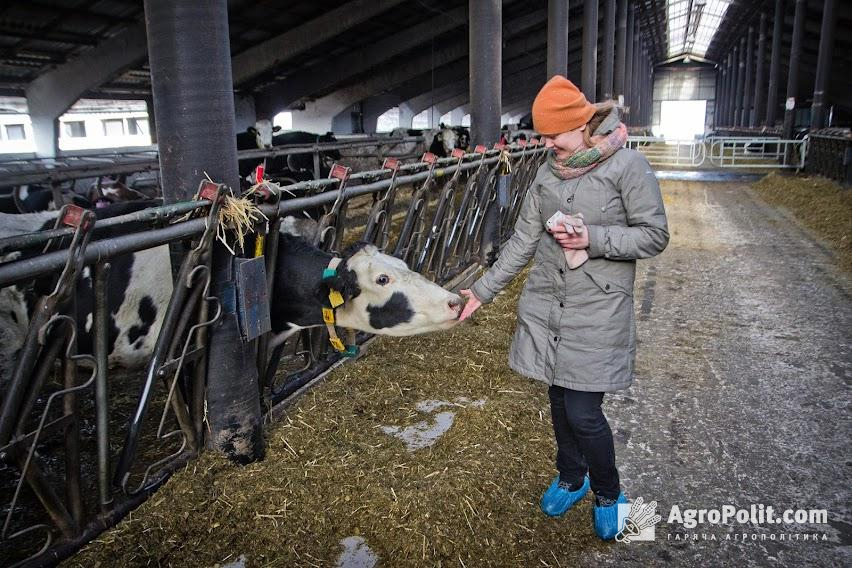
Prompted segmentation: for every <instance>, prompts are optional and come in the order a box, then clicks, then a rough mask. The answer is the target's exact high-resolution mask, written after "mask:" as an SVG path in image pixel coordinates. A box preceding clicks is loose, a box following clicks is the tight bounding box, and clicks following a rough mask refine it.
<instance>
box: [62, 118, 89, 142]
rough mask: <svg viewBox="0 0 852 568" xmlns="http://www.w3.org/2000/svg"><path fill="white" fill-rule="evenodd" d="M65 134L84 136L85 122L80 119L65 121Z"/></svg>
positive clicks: (74, 136) (76, 136)
mask: <svg viewBox="0 0 852 568" xmlns="http://www.w3.org/2000/svg"><path fill="white" fill-rule="evenodd" d="M65 136H67V137H69V138H85V137H86V123H85V122H83V121H82V120H74V121H71V122H66V123H65Z"/></svg>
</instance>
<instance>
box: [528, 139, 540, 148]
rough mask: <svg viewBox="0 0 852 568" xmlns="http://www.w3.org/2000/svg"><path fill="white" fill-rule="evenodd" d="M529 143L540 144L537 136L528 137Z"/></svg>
mask: <svg viewBox="0 0 852 568" xmlns="http://www.w3.org/2000/svg"><path fill="white" fill-rule="evenodd" d="M530 144H532V145H533V146H538V145H539V144H540V142H539V139H538V138H530Z"/></svg>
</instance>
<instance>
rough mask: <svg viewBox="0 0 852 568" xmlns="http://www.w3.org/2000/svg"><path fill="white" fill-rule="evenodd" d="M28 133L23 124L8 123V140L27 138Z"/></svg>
mask: <svg viewBox="0 0 852 568" xmlns="http://www.w3.org/2000/svg"><path fill="white" fill-rule="evenodd" d="M26 138H27V134H26V132H25V131H24V125H23V124H7V125H6V140H26Z"/></svg>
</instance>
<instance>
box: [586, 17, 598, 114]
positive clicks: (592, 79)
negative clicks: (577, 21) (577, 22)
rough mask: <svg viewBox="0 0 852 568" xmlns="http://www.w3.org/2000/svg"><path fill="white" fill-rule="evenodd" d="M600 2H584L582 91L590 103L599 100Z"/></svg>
mask: <svg viewBox="0 0 852 568" xmlns="http://www.w3.org/2000/svg"><path fill="white" fill-rule="evenodd" d="M597 73H598V0H584V2H583V66H582V77H583V83H582V91H583V94H584V95H586V98H587V99H588V100H589V101H590V102H595V101H596V100H597V95H598V92H597Z"/></svg>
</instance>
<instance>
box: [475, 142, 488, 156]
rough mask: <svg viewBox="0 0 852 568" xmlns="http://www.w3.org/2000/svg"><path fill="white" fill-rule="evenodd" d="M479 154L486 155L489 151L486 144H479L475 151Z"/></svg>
mask: <svg viewBox="0 0 852 568" xmlns="http://www.w3.org/2000/svg"><path fill="white" fill-rule="evenodd" d="M473 151H474V152H476V153H477V154H484V153H485V152H487V151H488V148H486V147H485V144H477V145H476V148H474V149H473Z"/></svg>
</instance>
